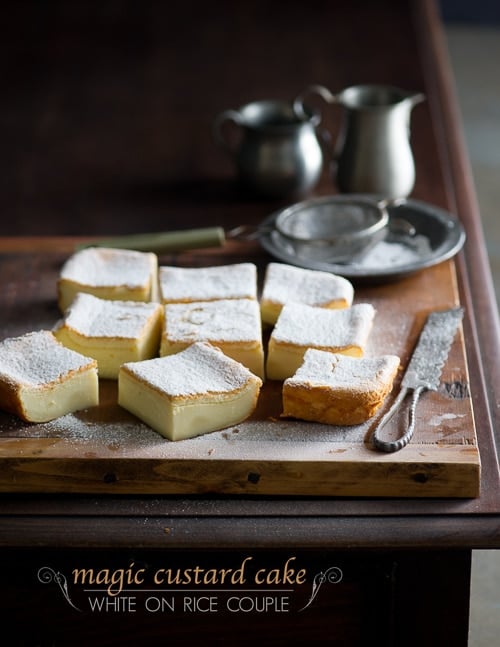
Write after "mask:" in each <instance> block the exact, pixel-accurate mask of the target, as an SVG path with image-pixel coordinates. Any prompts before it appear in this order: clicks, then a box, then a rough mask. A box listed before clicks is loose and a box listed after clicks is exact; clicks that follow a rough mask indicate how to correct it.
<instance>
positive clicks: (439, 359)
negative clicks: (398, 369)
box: [372, 307, 463, 452]
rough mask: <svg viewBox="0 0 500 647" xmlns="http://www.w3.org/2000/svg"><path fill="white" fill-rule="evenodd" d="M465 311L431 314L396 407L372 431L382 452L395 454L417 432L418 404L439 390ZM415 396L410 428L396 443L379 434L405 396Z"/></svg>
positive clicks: (458, 309)
mask: <svg viewBox="0 0 500 647" xmlns="http://www.w3.org/2000/svg"><path fill="white" fill-rule="evenodd" d="M462 317H463V308H461V307H456V308H451V309H449V310H440V311H436V312H431V313H430V314H429V316H428V317H427V320H426V322H425V325H424V327H423V328H422V331H421V333H420V336H419V339H418V343H417V345H416V347H415V350H414V351H413V355H412V357H411V359H410V362H409V363H408V366H407V368H406V371H405V374H404V376H403V379H402V381H401V389H400V391H399V394H398V396H397V398H396V400H395V401H394V404H393V405H392V406H391V408H390V409H389V410H388V411H387V413H386V414H385V415H384V416H383V417H382V418H381V420H380V422H379V423H378V425H377V426H376V428H375V430H374V432H373V436H372V439H373V444H374V446H375V448H376V449H378V450H380V451H383V452H396V451H399V450H400V449H403V447H406V445H407V444H408V443H409V442H410V440H411V438H412V436H413V432H414V430H415V412H416V408H417V402H418V400H419V398H420V396H421V394H422V393H423V392H424V391H436V390H437V389H438V387H439V383H440V379H441V373H442V371H443V367H444V365H445V363H446V360H447V358H448V354H449V352H450V348H451V344H452V342H453V339H454V338H455V335H456V332H457V329H458V326H459V325H460V322H461V321H462ZM410 393H412V394H413V395H412V400H411V404H410V409H409V421H408V426H407V428H406V431H405V432H404V434H403V435H402V436H401V437H400V438H398V439H397V440H383V439H382V438H380V432H381V430H382V429H383V427H385V425H386V424H387V423H388V422H389V420H391V419H392V418H393V416H394V414H395V413H396V411H397V410H398V409H399V408H400V406H401V405H402V403H403V401H404V400H405V398H406V396H407V395H409V394H410Z"/></svg>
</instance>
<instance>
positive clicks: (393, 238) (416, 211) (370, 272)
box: [260, 199, 466, 281]
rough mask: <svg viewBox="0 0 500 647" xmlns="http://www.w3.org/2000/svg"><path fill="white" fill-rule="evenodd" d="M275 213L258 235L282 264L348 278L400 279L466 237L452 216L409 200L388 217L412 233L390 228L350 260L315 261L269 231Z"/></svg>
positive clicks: (449, 252) (450, 252)
mask: <svg viewBox="0 0 500 647" xmlns="http://www.w3.org/2000/svg"><path fill="white" fill-rule="evenodd" d="M277 216H278V213H273V214H271V215H270V216H269V217H268V218H267V219H266V220H265V221H264V222H263V223H262V225H263V228H265V227H267V228H268V229H269V230H270V231H268V233H266V234H264V235H263V236H261V238H260V242H261V244H262V246H263V247H264V249H265V250H266V251H267V252H269V253H270V254H271V255H272V256H274V257H275V258H277V259H279V260H281V261H283V262H285V263H290V264H292V265H297V266H299V267H306V268H309V269H315V270H323V271H326V272H333V273H334V274H340V275H342V276H345V277H347V278H350V279H359V280H368V281H390V280H397V279H400V278H403V277H405V276H408V275H410V274H413V273H414V272H417V271H419V270H422V269H424V268H427V267H431V266H433V265H436V264H437V263H441V262H442V261H445V260H448V259H449V258H452V257H453V256H455V254H457V253H458V252H459V251H460V249H461V248H462V246H463V245H464V243H465V238H466V236H465V231H464V229H463V227H462V225H461V224H460V222H459V221H458V220H457V218H456V217H455V216H453V215H452V214H450V213H448V212H447V211H444V210H443V209H439V208H438V207H435V206H433V205H429V204H426V203H425V202H420V201H417V200H411V199H409V200H407V201H406V202H405V203H404V204H402V205H399V206H397V207H389V216H390V217H391V218H398V219H399V218H401V219H403V220H405V221H407V223H409V224H410V225H411V226H412V227H413V229H414V232H413V234H412V235H408V234H405V233H398V231H397V230H396V231H389V233H388V235H387V237H386V238H385V240H383V241H380V242H379V243H377V245H375V247H373V248H372V249H371V250H369V251H368V252H366V253H365V254H364V255H362V256H358V257H357V258H353V259H352V260H351V261H350V262H343V263H333V262H325V261H319V260H317V261H315V260H313V259H310V258H300V257H298V256H297V255H296V254H295V252H294V251H293V248H292V247H291V245H290V244H289V243H288V242H287V241H286V240H285V239H284V238H283V237H282V236H280V235H279V233H278V232H277V231H273V230H272V224H273V221H274V220H275V219H276V218H277Z"/></svg>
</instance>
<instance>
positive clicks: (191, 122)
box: [0, 0, 500, 645]
mask: <svg viewBox="0 0 500 647" xmlns="http://www.w3.org/2000/svg"><path fill="white" fill-rule="evenodd" d="M360 7H361V8H362V10H361V9H360ZM245 8H246V11H243V10H242V8H241V7H240V6H239V4H238V3H233V2H225V1H224V2H221V3H217V6H216V7H215V6H214V5H213V4H209V3H206V4H202V5H201V6H196V10H193V8H192V7H191V5H190V4H189V3H184V4H182V3H175V5H173V6H171V5H168V7H167V3H160V2H148V3H133V2H123V3H109V2H104V3H99V4H96V5H92V7H90V6H89V5H88V3H85V2H74V3H64V2H53V3H50V5H43V6H42V5H40V6H39V5H38V3H34V2H33V3H29V2H28V3H15V2H9V3H7V10H6V11H7V15H8V18H9V19H8V20H4V21H2V26H1V27H0V32H1V34H0V35H1V38H0V42H1V47H2V50H3V53H4V56H3V57H2V62H3V71H4V74H3V86H4V88H3V89H4V93H3V94H4V98H3V101H2V103H1V104H0V115H1V116H2V119H0V124H1V125H0V127H1V128H2V152H1V158H0V159H1V160H2V162H1V163H2V174H1V178H0V182H1V190H0V206H1V211H2V214H3V218H2V223H1V225H0V236H1V239H0V254H1V255H2V257H3V258H4V259H7V258H8V259H10V260H11V261H12V259H18V260H19V262H22V263H30V259H32V260H31V262H32V263H33V262H35V261H33V259H36V258H37V254H38V255H42V256H43V255H44V254H45V255H47V254H49V255H52V256H53V257H54V258H57V259H59V260H60V259H62V258H63V257H64V256H65V255H67V254H68V253H70V251H71V250H72V249H73V245H74V242H75V240H80V237H94V236H100V235H114V234H123V233H135V232H141V231H142V232H148V231H161V230H169V229H187V228H192V227H200V226H212V225H220V226H222V227H224V228H225V229H228V228H230V227H233V226H235V225H238V224H242V223H244V224H258V223H259V222H261V220H262V219H263V218H265V217H266V216H267V215H268V214H269V213H272V212H273V211H274V210H275V209H276V208H278V207H280V206H282V205H283V204H285V202H284V201H279V200H266V199H257V198H253V197H251V196H248V195H245V194H244V193H242V192H241V191H240V189H239V187H238V185H237V184H236V182H235V180H234V168H233V165H232V163H231V161H230V160H229V159H228V158H227V157H226V156H225V155H224V154H223V153H222V151H220V150H219V149H218V148H217V147H216V146H215V144H214V141H213V138H212V131H211V129H212V123H213V120H214V118H215V116H216V115H217V114H218V113H219V112H220V111H222V110H224V109H227V108H235V107H238V106H239V105H241V104H244V103H247V102H248V101H251V100H253V99H257V98H277V99H285V100H288V99H290V98H292V97H294V96H295V95H296V94H298V93H299V92H300V91H301V90H302V89H303V88H304V87H306V86H307V85H309V84H311V83H322V84H323V85H326V86H327V87H329V88H330V89H332V90H333V91H337V90H339V89H341V88H343V87H347V86H348V85H352V84H357V83H386V84H391V85H394V86H398V87H402V88H407V89H410V90H415V91H421V92H424V93H425V95H426V101H425V102H424V103H423V104H421V105H419V106H418V108H416V109H415V110H414V112H413V114H412V121H411V126H412V131H411V132H412V140H411V141H412V147H413V152H414V156H415V162H416V171H417V173H416V184H415V188H414V191H413V193H412V197H413V198H415V199H417V200H422V201H425V202H427V203H430V204H433V205H435V206H437V207H440V208H442V209H446V210H448V211H450V212H451V213H453V214H455V215H456V216H457V217H458V218H459V220H460V221H461V223H462V224H463V226H464V228H465V230H466V234H467V242H466V245H465V247H464V249H463V250H462V251H461V252H460V253H459V254H458V256H457V257H456V258H455V259H454V260H453V261H450V262H449V263H450V264H451V266H452V274H453V275H454V276H455V275H456V277H457V285H458V288H457V289H458V296H459V300H460V302H461V304H462V305H463V306H464V307H465V312H466V315H465V320H464V340H465V348H466V352H467V362H468V369H469V376H470V385H471V397H472V403H473V407H474V416H475V423H476V433H477V438H478V445H479V451H480V455H481V466H482V472H481V495H480V496H479V497H474V498H468V499H458V500H457V499H448V498H438V499H436V498H433V499H419V498H373V497H372V498H362V497H357V498H353V497H324V496H322V497H311V496H305V497H279V496H275V497H261V496H249V495H245V496H242V497H240V496H227V497H226V496H200V495H195V496H157V495H149V496H143V495H127V496H113V495H109V496H108V495H106V496H99V495H85V494H82V495H69V494H67V495H64V494H61V495H55V494H52V495H50V494H2V495H0V496H1V499H0V500H1V513H0V515H1V516H0V546H1V547H2V549H3V550H4V551H7V552H6V553H5V554H6V555H7V554H12V555H17V556H18V557H19V555H23V556H25V555H28V554H31V555H33V554H32V553H30V551H31V550H32V549H33V548H34V547H37V548H38V549H39V550H42V551H46V552H45V553H44V554H46V555H52V556H53V555H54V554H57V553H58V551H70V553H71V551H90V553H89V554H94V553H92V551H98V552H99V555H101V556H102V554H105V551H108V552H110V553H113V554H119V552H120V551H122V552H123V553H124V554H126V555H128V554H129V553H128V552H127V551H132V552H134V551H136V553H137V554H139V553H140V551H144V550H151V551H165V550H168V551H173V554H178V555H179V554H182V551H191V552H192V551H215V552H217V551H221V550H222V551H240V552H241V551H245V550H250V549H255V550H260V551H272V552H273V554H274V551H277V554H279V551H285V552H286V551H294V550H295V551H305V552H306V553H307V554H309V556H311V555H312V554H313V553H314V551H327V552H328V551H330V553H331V552H332V551H333V552H334V553H335V554H337V553H339V551H340V553H341V554H343V555H345V559H346V560H347V562H346V563H348V564H350V565H351V566H353V563H352V562H350V561H349V560H350V559H351V552H352V551H362V552H363V551H369V552H370V551H372V552H373V551H377V554H378V553H379V552H380V554H381V559H382V561H383V559H385V558H384V557H383V556H384V555H385V556H387V554H388V553H390V554H391V555H392V554H393V552H392V551H396V552H398V553H399V552H400V551H403V552H401V553H400V554H401V555H403V554H407V555H408V560H407V561H405V559H406V558H402V561H401V564H404V566H401V570H402V572H405V573H406V579H405V578H402V580H401V581H402V582H403V581H404V582H410V581H411V579H412V578H415V577H417V573H418V572H419V570H418V569H420V568H433V569H434V572H435V573H436V575H435V578H434V585H433V587H432V588H433V593H432V595H431V598H433V599H434V602H435V603H436V604H437V603H438V602H439V600H440V596H441V595H442V592H443V590H444V589H443V588H442V587H445V585H446V581H447V578H449V577H451V575H450V573H453V572H455V575H454V576H453V577H455V578H456V579H457V581H456V582H455V586H456V590H457V591H460V592H461V593H462V594H463V591H464V590H465V589H466V588H467V586H468V572H469V571H468V569H469V568H470V550H471V549H472V548H498V547H500V534H499V532H498V527H499V519H500V517H499V515H500V480H499V470H498V457H497V451H498V446H497V438H496V433H495V430H496V429H498V428H499V424H498V423H499V420H498V417H499V414H498V406H497V402H498V397H499V387H498V385H499V384H500V381H499V377H500V374H499V366H500V363H499V359H500V355H499V344H498V340H499V336H498V320H497V312H496V306H495V299H494V296H493V290H492V285H491V276H490V273H489V269H488V262H487V258H486V252H485V245H484V240H483V233H482V229H481V224H480V218H479V213H478V207H477V203H476V199H475V194H474V187H473V185H472V181H471V172H470V168H469V164H468V160H467V157H466V154H465V148H464V143H463V137H462V132H461V124H460V119H459V115H458V111H457V105H456V100H455V95H454V87H453V81H452V78H451V75H450V69H449V65H448V60H447V53H446V49H445V45H444V39H443V35H442V32H441V28H440V24H439V18H438V14H437V11H436V7H435V5H434V3H433V2H431V1H430V0H425V1H423V2H417V1H414V2H411V1H408V2H401V1H399V0H392V1H391V0H384V1H383V2H378V3H373V2H368V1H366V2H365V1H363V2H361V3H352V2H344V1H342V2H335V3H333V2H321V1H313V2H310V3H307V5H304V4H303V3H299V2H290V3H287V4H286V8H285V6H284V5H282V4H280V3H269V2H260V1H258V2H255V3H249V4H248V5H246V7H245ZM324 125H325V127H327V128H328V129H329V130H330V131H331V133H332V136H333V137H335V136H336V134H337V132H338V128H339V115H338V113H337V112H336V111H335V110H334V109H331V110H326V111H325V114H324ZM335 192H336V187H335V182H334V179H333V178H332V176H331V174H330V173H329V171H328V169H325V171H324V172H323V175H322V177H321V180H320V183H319V184H318V186H317V187H316V189H315V192H314V193H315V194H316V195H327V194H331V193H335ZM30 250H32V251H33V252H34V253H33V256H31V255H30V254H27V252H29V251H30ZM232 250H233V248H232V247H231V245H230V246H229V248H228V249H227V250H226V251H225V252H224V253H226V254H228V258H231V253H232ZM233 251H234V250H233ZM254 253H255V254H256V255H257V256H258V258H259V259H260V260H261V261H262V262H266V260H267V261H268V260H270V257H266V255H265V253H264V252H263V250H260V249H259V250H255V249H254ZM183 262H185V258H184V261H183ZM32 271H34V272H36V267H34V269H33V270H32ZM445 274H446V276H449V275H450V272H449V271H447V272H445ZM5 285H6V283H5V282H4V283H3V286H0V294H2V292H1V291H2V290H4V286H5ZM402 285H403V284H401V286H402ZM401 286H400V287H401ZM397 289H398V284H397V283H396V284H394V285H393V286H392V288H391V290H397ZM5 298H8V294H5V293H4V294H2V299H5ZM27 305H28V301H27ZM0 317H2V314H0ZM1 324H2V327H3V329H4V330H7V329H8V328H9V326H10V325H11V323H9V322H8V321H5V320H4V321H2V322H1ZM451 549H453V550H451ZM9 551H10V553H9ZM103 551H104V553H103ZM179 551H181V552H179ZM311 551H312V552H311ZM404 551H409V552H407V553H405V552H404ZM422 551H424V553H425V558H424V559H423V561H422V557H421V556H422V554H423V553H422ZM450 551H451V552H450ZM71 554H73V555H74V554H76V553H74V552H73V553H71ZM79 554H80V553H79ZM81 554H84V553H81ZM290 554H292V553H290ZM363 554H364V553H363ZM444 555H447V557H448V561H447V566H446V573H444V571H443V577H442V578H441V579H440V575H439V569H440V564H441V563H443V562H442V558H443V556H444ZM419 556H420V557H419ZM310 558H311V559H312V557H310ZM410 558H411V559H410ZM30 559H31V560H32V561H33V559H34V558H33V556H32V557H31V558H30ZM412 560H413V561H412ZM419 560H420V561H419ZM453 560H457V561H456V562H454V561H453ZM32 561H31V562H30V564H31V565H32V566H33V568H35V565H36V562H35V563H32ZM444 561H446V560H444ZM67 563H71V560H69V562H67ZM391 563H393V562H391ZM9 568H11V569H12V568H13V567H12V566H10V567H9ZM353 568H354V567H353ZM443 568H444V567H443ZM405 569H406V570H405ZM6 572H10V573H11V575H12V572H11V571H9V569H7V570H6ZM384 573H385V571H384ZM457 573H459V574H460V575H457ZM387 577H389V576H387ZM387 577H386V573H385V574H384V576H383V578H382V579H383V580H384V582H387V581H388V580H387ZM384 578H386V579H384ZM367 579H369V577H368V578H365V579H364V580H363V581H365V582H366V581H367ZM389 579H390V578H389ZM453 581H454V580H453ZM421 584H422V583H421ZM0 585H2V586H3V582H0ZM26 586H27V585H24V584H21V585H20V586H19V588H20V589H22V588H23V587H25V588H26ZM452 588H453V587H452ZM359 590H364V589H363V588H362V587H361V588H360V589H359ZM411 590H412V589H411V584H404V585H403V584H401V585H400V590H399V593H402V592H403V593H404V592H406V594H408V592H409V591H411ZM419 590H420V589H419ZM422 590H423V584H422ZM37 594H40V591H38V593H37V592H35V594H34V595H35V596H36V595H37ZM393 594H394V591H392V593H391V594H390V595H393ZM19 595H21V594H19ZM367 595H368V594H367ZM375 595H376V594H375ZM416 595H417V594H416V593H415V596H416ZM447 595H448V598H449V604H448V607H447V608H449V614H451V615H449V614H448V612H446V613H445V612H444V611H443V614H444V615H443V617H442V618H441V619H442V620H443V618H444V619H447V618H452V619H453V615H452V611H453V610H452V607H453V605H455V611H457V610H458V612H460V613H462V614H463V613H464V610H465V611H466V608H467V604H466V602H464V600H463V595H462V597H460V595H459V594H458V593H456V594H455V593H454V592H453V591H450V590H448V592H447ZM455 595H456V597H454V596H455ZM389 597H390V596H389ZM20 599H21V598H20V597H19V598H18V599H17V602H18V603H19V605H21V604H22V603H21V602H19V600H20ZM384 599H385V598H384ZM391 599H393V598H391ZM394 599H399V598H398V597H397V596H396V598H394ZM413 602H414V603H415V604H416V602H415V600H413ZM431 602H432V600H431ZM10 604H11V605H12V608H13V610H14V611H13V612H15V611H16V610H19V609H18V608H17V607H16V606H15V604H16V603H10ZM419 604H420V602H419ZM7 608H8V607H7ZM362 608H363V609H364V610H366V604H365V605H364V606H363V605H362ZM56 609H57V605H56ZM422 610H423V612H424V611H425V614H426V622H424V624H423V625H422V626H423V628H422V632H423V631H424V629H425V627H433V631H434V635H435V640H436V642H435V643H434V642H433V643H432V644H436V645H437V644H440V643H439V642H438V640H439V638H440V636H441V637H442V636H444V635H445V633H442V634H441V633H440V632H441V631H442V632H445V629H444V627H445V624H446V623H445V622H444V620H443V627H441V625H440V624H439V623H438V621H437V618H436V613H435V612H429V609H428V607H425V608H424V607H422ZM53 611H54V613H56V612H57V611H56V610H54V609H53ZM323 611H325V609H323ZM400 612H401V613H403V612H402V611H401V609H400ZM369 620H370V618H369ZM371 621H373V618H371ZM318 622H319V620H318V618H315V620H314V622H311V623H310V624H309V625H308V631H309V632H310V631H311V627H312V626H313V625H314V624H315V623H316V625H317V623H318ZM69 623H70V621H68V624H69ZM195 624H196V623H195ZM466 624H467V623H466V619H465V620H464V619H463V618H462V619H461V620H460V621H459V622H457V621H456V619H455V620H454V624H453V631H454V632H456V634H455V635H456V637H457V642H456V643H455V644H466V643H465V642H463V641H464V633H465V634H466ZM271 626H272V623H271ZM290 626H291V625H290ZM317 626H318V625H317ZM353 626H354V625H353ZM449 626H450V624H448V627H449ZM322 627H323V629H322V631H326V629H325V625H324V624H323V625H322ZM115 629H116V628H115ZM281 629H283V628H281ZM45 630H46V633H45V634H43V635H44V636H45V639H47V636H49V635H51V634H50V631H49V629H48V628H47V627H45ZM344 630H345V635H346V636H348V635H351V634H352V636H354V638H352V640H351V642H347V638H346V642H339V643H338V644H364V642H363V640H364V638H366V635H365V634H364V633H363V631H361V630H360V631H361V633H360V634H359V633H356V631H354V629H353V628H352V627H350V628H347V629H346V628H345V627H344V629H343V630H342V631H344ZM96 631H97V630H96ZM179 631H181V630H180V629H179ZM211 631H213V632H214V635H215V633H216V632H217V629H216V628H214V627H212V629H211ZM339 631H340V629H339ZM391 631H393V633H392V634H391V636H392V638H390V639H388V642H387V644H401V643H398V642H397V638H394V636H400V635H401V632H403V625H402V622H401V621H400V620H398V621H395V624H394V625H393V626H392V630H391ZM349 632H351V634H349ZM398 632H399V633H398ZM285 633H286V632H285ZM65 635H66V634H61V636H63V637H61V638H60V640H61V642H60V643H59V642H57V643H56V644H69V643H66V642H64V640H65V638H64V636H65ZM96 635H97V634H96ZM174 635H177V634H174ZM340 635H341V634H340V633H339V636H340ZM342 635H343V634H342ZM384 635H385V637H386V638H387V635H386V634H384ZM419 635H420V634H419V632H418V631H417V633H416V634H415V637H414V638H413V639H412V638H408V642H407V643H406V644H417V638H418V636H419ZM54 636H56V634H54ZM363 636H364V637H363ZM93 638H94V639H95V640H97V638H96V636H94V637H93ZM129 638H130V641H131V642H130V643H125V642H123V643H122V644H134V643H133V634H130V637H129ZM33 640H35V638H33ZM54 640H55V638H54ZM339 640H340V638H339ZM390 640H395V642H394V643H391V642H390ZM412 640H414V641H415V642H412ZM465 640H466V638H465ZM23 644H36V643H35V642H33V643H29V642H26V643H23ZM75 644H76V643H75ZM82 644H83V643H82ZM94 644H99V643H98V642H95V643H94ZM102 644H113V643H111V642H109V643H107V642H104V641H103V643H102ZM210 644H212V643H210ZM213 644H218V643H217V642H216V641H215V639H214V642H213ZM242 644H245V643H244V642H242ZM264 644H267V643H264ZM273 644H280V643H279V642H276V641H275V642H274V643H273ZM335 644H337V643H335ZM427 644H431V643H427ZM450 644H451V643H450Z"/></svg>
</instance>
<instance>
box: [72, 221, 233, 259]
mask: <svg viewBox="0 0 500 647" xmlns="http://www.w3.org/2000/svg"><path fill="white" fill-rule="evenodd" d="M224 242H225V232H224V229H222V227H205V228H201V229H186V230H181V231H163V232H156V233H145V234H130V235H126V236H115V237H113V238H102V239H99V240H95V241H90V242H88V243H82V244H80V245H77V247H76V249H77V250H78V249H84V248H86V247H114V248H119V249H133V250H136V251H138V252H154V253H156V254H161V253H169V252H181V251H184V250H188V249H204V248H206V247H222V245H224Z"/></svg>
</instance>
